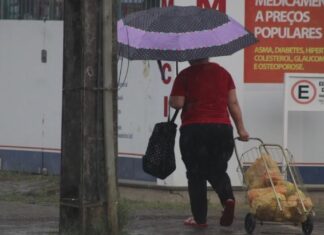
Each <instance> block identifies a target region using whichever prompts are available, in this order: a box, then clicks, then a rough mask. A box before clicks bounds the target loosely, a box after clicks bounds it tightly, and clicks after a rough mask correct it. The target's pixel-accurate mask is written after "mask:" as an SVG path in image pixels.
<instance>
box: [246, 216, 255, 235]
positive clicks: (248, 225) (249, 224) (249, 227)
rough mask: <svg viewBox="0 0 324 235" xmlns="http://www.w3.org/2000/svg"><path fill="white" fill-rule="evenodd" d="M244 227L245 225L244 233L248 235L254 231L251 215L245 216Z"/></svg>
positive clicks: (253, 221)
mask: <svg viewBox="0 0 324 235" xmlns="http://www.w3.org/2000/svg"><path fill="white" fill-rule="evenodd" d="M244 225H245V231H246V232H247V233H248V234H252V233H253V231H254V229H255V225H256V219H255V217H254V215H253V214H251V213H248V214H247V215H246V216H245V221H244Z"/></svg>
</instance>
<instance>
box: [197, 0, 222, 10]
mask: <svg viewBox="0 0 324 235" xmlns="http://www.w3.org/2000/svg"><path fill="white" fill-rule="evenodd" d="M211 1H212V4H210V0H197V7H201V8H213V9H218V10H219V11H221V12H226V0H211Z"/></svg>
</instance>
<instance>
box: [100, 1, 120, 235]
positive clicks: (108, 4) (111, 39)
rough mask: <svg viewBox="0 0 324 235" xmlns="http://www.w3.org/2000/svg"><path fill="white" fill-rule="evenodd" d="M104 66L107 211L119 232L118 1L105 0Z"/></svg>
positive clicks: (109, 218) (110, 221) (110, 224)
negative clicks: (117, 161)
mask: <svg viewBox="0 0 324 235" xmlns="http://www.w3.org/2000/svg"><path fill="white" fill-rule="evenodd" d="M102 9H103V14H102V22H103V24H102V29H103V31H102V33H103V34H102V39H103V40H102V52H103V53H102V58H103V60H102V65H103V67H102V68H103V70H102V72H103V84H104V88H105V92H104V97H103V98H104V102H103V104H104V149H105V159H106V172H107V196H108V203H107V214H108V223H109V227H110V228H111V233H112V234H114V235H118V217H117V214H118V213H117V211H118V192H117V188H118V187H117V178H116V175H117V174H116V159H117V154H118V151H117V118H118V116H117V112H118V109H117V96H118V94H117V47H116V44H117V37H116V29H117V24H116V19H117V17H116V12H117V0H103V5H102Z"/></svg>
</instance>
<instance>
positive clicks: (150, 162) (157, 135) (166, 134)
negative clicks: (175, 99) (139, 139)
mask: <svg viewBox="0 0 324 235" xmlns="http://www.w3.org/2000/svg"><path fill="white" fill-rule="evenodd" d="M178 112H179V110H176V112H175V113H174V115H173V117H172V119H171V120H170V115H169V118H168V121H167V122H160V123H157V124H155V126H154V128H153V132H152V134H151V137H150V139H149V142H148V146H147V149H146V152H145V155H144V156H143V162H142V164H143V170H144V172H146V173H148V174H150V175H152V176H154V177H157V178H159V179H165V178H166V177H168V176H169V175H170V174H171V173H172V172H173V171H174V170H175V169H176V162H175V155H174V144H175V137H176V133H177V125H176V124H175V123H174V120H175V119H176V116H177V114H178ZM169 113H170V112H169Z"/></svg>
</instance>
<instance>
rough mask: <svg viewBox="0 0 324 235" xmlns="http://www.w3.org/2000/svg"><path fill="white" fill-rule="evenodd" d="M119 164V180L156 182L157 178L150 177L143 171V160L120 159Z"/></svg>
mask: <svg viewBox="0 0 324 235" xmlns="http://www.w3.org/2000/svg"><path fill="white" fill-rule="evenodd" d="M117 164H118V166H117V167H118V168H117V172H118V178H119V179H127V180H140V181H149V182H156V178H155V177H153V176H151V175H148V174H146V173H145V172H144V171H143V168H142V159H138V158H129V157H119V158H118V162H117Z"/></svg>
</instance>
